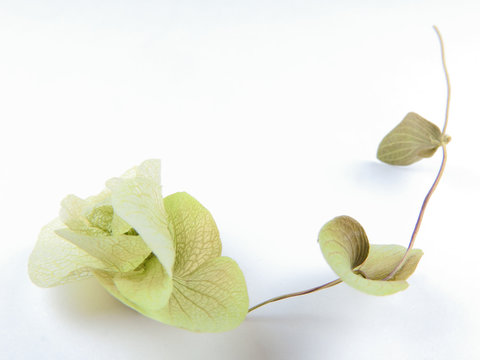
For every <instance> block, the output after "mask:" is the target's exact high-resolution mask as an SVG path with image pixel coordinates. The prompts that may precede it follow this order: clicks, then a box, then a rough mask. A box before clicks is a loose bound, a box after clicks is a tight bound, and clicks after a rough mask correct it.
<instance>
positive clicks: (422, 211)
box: [383, 144, 447, 280]
mask: <svg viewBox="0 0 480 360" xmlns="http://www.w3.org/2000/svg"><path fill="white" fill-rule="evenodd" d="M442 150H443V158H442V165H440V170H438V174H437V177H436V178H435V181H434V183H433V185H432V187H431V188H430V190H429V191H428V193H427V196H425V199H424V200H423V204H422V208H421V210H420V214H418V218H417V222H416V224H415V228H414V229H413V233H412V237H411V239H410V243H409V244H408V248H407V250H406V251H405V254H404V255H403V258H402V260H401V261H400V262H399V263H398V265H397V266H396V267H395V269H393V270H392V272H391V273H390V274H388V276H387V277H386V278H384V279H383V280H390V279H391V278H392V277H394V276H395V274H396V273H397V271H398V270H399V269H400V268H401V267H402V266H403V265H404V264H405V262H406V261H407V256H408V253H409V252H410V250H411V249H412V248H413V245H414V244H415V238H416V237H417V234H418V230H419V229H420V225H421V224H422V220H423V215H424V214H425V209H426V208H427V204H428V201H429V200H430V198H431V197H432V194H433V192H434V191H435V189H436V188H437V185H438V183H439V182H440V178H441V177H442V175H443V172H444V170H445V164H446V163H447V147H446V145H445V144H442Z"/></svg>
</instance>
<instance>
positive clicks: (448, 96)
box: [433, 25, 451, 135]
mask: <svg viewBox="0 0 480 360" xmlns="http://www.w3.org/2000/svg"><path fill="white" fill-rule="evenodd" d="M433 29H434V30H435V32H436V33H437V36H438V40H439V41H440V51H441V53H442V65H443V72H444V73H445V80H446V81H447V106H446V109H445V123H444V124H443V130H442V135H445V131H447V125H448V113H449V110H450V93H451V86H450V77H449V76H448V71H447V64H446V61H445V47H444V45H443V39H442V35H441V34H440V31H439V30H438V28H437V27H436V26H435V25H434V26H433Z"/></svg>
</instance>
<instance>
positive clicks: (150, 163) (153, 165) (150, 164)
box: [121, 159, 161, 186]
mask: <svg viewBox="0 0 480 360" xmlns="http://www.w3.org/2000/svg"><path fill="white" fill-rule="evenodd" d="M160 169H161V162H160V160H159V159H149V160H145V161H144V162H142V163H141V164H140V165H138V166H134V167H133V168H131V169H129V170H127V171H126V172H125V173H124V174H123V175H122V176H121V178H125V179H133V178H136V177H144V178H147V179H150V180H152V181H153V182H154V183H156V184H157V185H159V186H160V185H161V178H160Z"/></svg>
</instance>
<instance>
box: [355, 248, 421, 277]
mask: <svg viewBox="0 0 480 360" xmlns="http://www.w3.org/2000/svg"><path fill="white" fill-rule="evenodd" d="M405 251H407V249H406V248H405V247H403V246H400V245H372V246H370V253H369V254H368V258H367V260H365V262H364V263H363V264H362V265H361V266H360V267H359V268H358V270H360V272H361V273H362V274H363V275H364V276H366V277H367V278H368V279H372V280H382V279H384V278H385V277H386V276H388V275H389V274H390V273H391V272H392V271H393V270H394V269H395V267H396V266H397V265H398V264H399V263H400V261H401V260H402V258H403V256H404V254H405ZM422 256H423V251H422V250H420V249H412V250H411V251H410V252H409V253H408V255H407V260H406V261H405V263H404V264H403V266H402V267H401V268H400V269H398V270H397V272H396V273H395V275H394V276H393V278H392V279H391V280H407V279H408V278H409V277H410V275H412V274H413V272H414V271H415V269H416V267H417V265H418V262H419V261H420V259H421V257H422Z"/></svg>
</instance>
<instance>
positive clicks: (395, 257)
mask: <svg viewBox="0 0 480 360" xmlns="http://www.w3.org/2000/svg"><path fill="white" fill-rule="evenodd" d="M318 242H319V244H320V248H321V250H322V253H323V255H324V257H325V260H326V261H327V263H328V264H329V265H330V267H331V268H332V269H333V271H334V272H335V273H336V274H337V275H338V276H339V277H340V279H342V280H343V281H344V282H345V283H346V284H348V285H350V286H352V287H353V288H355V289H357V290H360V291H363V292H365V293H367V294H371V295H390V294H394V293H396V292H398V291H401V290H405V289H406V288H407V287H408V283H407V282H406V281H405V280H406V279H407V278H408V277H409V276H410V275H411V274H412V273H413V272H414V271H415V268H416V267H417V264H418V262H419V261H420V258H421V257H422V255H423V252H422V251H421V250H418V249H415V250H413V251H411V252H410V253H409V254H408V256H407V261H406V262H405V263H404V265H403V266H402V267H401V268H400V269H399V270H398V271H397V272H396V274H395V276H394V277H393V278H392V279H391V280H388V281H386V280H383V279H384V278H385V277H386V276H388V275H389V274H390V272H391V271H392V270H393V269H395V267H396V266H397V265H398V263H399V262H400V261H401V260H402V257H403V255H404V254H405V251H406V249H405V248H404V247H403V246H399V245H371V246H370V243H369V241H368V238H367V235H366V233H365V230H364V229H363V227H362V226H361V225H360V224H359V223H358V222H357V221H356V220H355V219H353V218H351V217H349V216H339V217H336V218H334V219H333V220H331V221H329V222H328V223H326V224H325V225H324V226H323V227H322V229H321V230H320V233H319V236H318Z"/></svg>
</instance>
